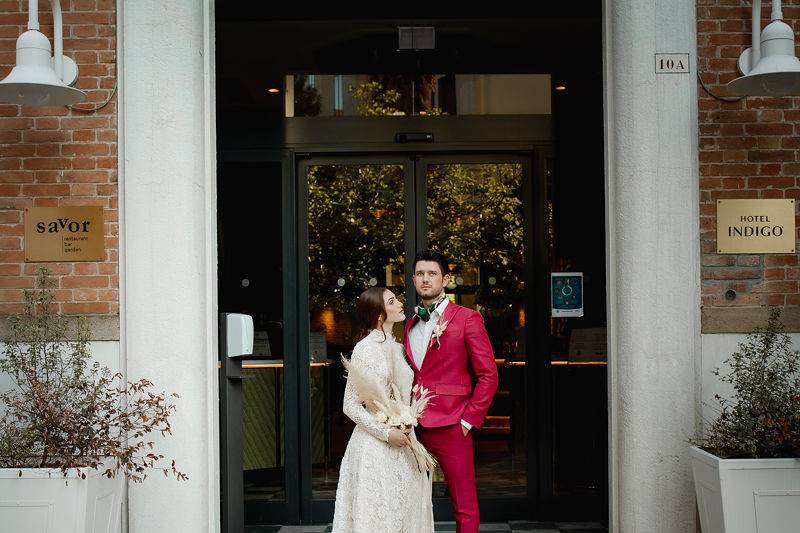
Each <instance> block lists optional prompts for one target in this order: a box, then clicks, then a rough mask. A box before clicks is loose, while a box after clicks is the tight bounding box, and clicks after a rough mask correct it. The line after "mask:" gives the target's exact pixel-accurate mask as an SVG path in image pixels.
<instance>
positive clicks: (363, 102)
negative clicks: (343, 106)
mask: <svg viewBox="0 0 800 533" xmlns="http://www.w3.org/2000/svg"><path fill="white" fill-rule="evenodd" d="M347 91H348V92H349V93H350V94H351V95H352V96H353V98H355V99H356V100H358V114H359V115H362V116H365V117H375V116H388V115H403V114H404V113H403V112H402V111H400V109H398V108H397V102H399V101H400V96H401V95H400V93H399V92H397V91H395V90H394V89H384V87H383V85H382V84H381V83H380V82H377V81H370V82H367V83H362V84H360V85H356V86H354V87H353V86H351V87H348V88H347Z"/></svg>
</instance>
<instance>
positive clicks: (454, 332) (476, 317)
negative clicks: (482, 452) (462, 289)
mask: <svg viewBox="0 0 800 533" xmlns="http://www.w3.org/2000/svg"><path fill="white" fill-rule="evenodd" d="M418 320H420V319H419V317H417V316H416V315H414V317H413V318H412V319H410V320H407V321H406V324H405V337H404V345H405V352H406V357H407V358H408V361H409V364H410V365H411V368H413V369H414V382H415V383H416V384H418V385H420V386H422V387H425V388H427V389H429V390H430V391H431V393H432V394H433V395H434V397H433V398H432V399H431V401H430V402H429V404H428V407H427V408H426V410H425V413H424V414H423V416H422V418H421V420H420V425H421V426H422V428H423V429H422V431H421V432H420V441H421V442H422V444H424V445H425V447H426V448H427V449H428V450H429V451H430V452H431V453H432V454H433V455H434V456H435V457H436V458H437V460H438V461H439V463H440V464H441V466H442V470H443V471H444V475H445V478H447V487H448V489H449V490H450V496H451V499H452V503H453V515H454V516H455V519H456V523H457V529H456V531H457V533H477V531H478V526H479V525H480V513H479V510H478V496H477V493H476V490H475V463H474V459H473V453H472V433H473V432H472V431H470V432H469V433H468V434H467V436H466V437H465V436H464V433H463V431H462V426H461V420H462V419H463V420H465V421H467V422H469V423H470V424H471V425H472V426H473V428H480V427H481V424H482V423H483V419H484V417H485V416H486V412H487V411H488V410H489V405H490V404H491V403H492V399H493V398H494V393H495V390H497V366H496V364H495V361H494V352H493V350H492V345H491V343H490V342H489V336H488V335H487V334H486V328H485V327H484V325H483V317H482V316H481V315H480V313H478V312H476V311H473V310H472V309H468V308H466V307H462V306H460V305H456V304H454V303H452V302H450V303H448V304H447V306H446V307H445V309H444V316H443V317H442V319H441V322H442V323H444V322H445V321H447V327H446V329H445V331H444V333H442V335H441V337H440V338H439V343H438V344H437V342H436V340H435V339H434V337H433V336H432V337H431V339H432V341H433V342H431V343H429V345H428V349H427V352H426V354H425V358H424V359H423V361H422V368H417V366H416V364H415V363H414V357H413V355H412V353H411V346H410V343H409V340H408V332H409V331H410V330H411V328H412V327H413V326H414V325H415V324H416V323H417V321H418ZM473 382H474V387H473Z"/></svg>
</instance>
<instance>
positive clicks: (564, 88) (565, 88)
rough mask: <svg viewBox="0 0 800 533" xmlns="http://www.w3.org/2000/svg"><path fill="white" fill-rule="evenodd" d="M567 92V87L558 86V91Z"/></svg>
mask: <svg viewBox="0 0 800 533" xmlns="http://www.w3.org/2000/svg"><path fill="white" fill-rule="evenodd" d="M566 90H567V86H566V85H556V91H566Z"/></svg>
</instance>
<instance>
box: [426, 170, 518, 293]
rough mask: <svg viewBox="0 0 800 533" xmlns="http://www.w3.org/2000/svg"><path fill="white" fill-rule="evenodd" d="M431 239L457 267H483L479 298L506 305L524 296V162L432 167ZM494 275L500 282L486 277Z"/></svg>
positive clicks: (429, 224)
mask: <svg viewBox="0 0 800 533" xmlns="http://www.w3.org/2000/svg"><path fill="white" fill-rule="evenodd" d="M427 209H428V213H427V216H428V242H429V245H430V246H431V247H433V248H437V249H439V250H443V251H445V253H447V255H448V256H449V257H450V258H451V260H452V261H453V262H454V263H455V265H456V272H458V271H461V270H462V269H464V268H465V267H467V266H469V265H474V266H477V267H480V268H481V271H482V277H483V278H484V279H483V280H482V283H481V286H480V289H479V291H478V296H477V302H478V303H479V304H481V305H483V306H484V307H488V308H494V309H499V308H501V307H502V308H504V309H505V308H507V307H509V304H511V305H512V306H514V305H515V304H517V303H520V302H521V300H522V297H523V280H524V269H523V267H524V265H523V253H522V252H523V238H524V235H523V233H524V227H523V221H522V167H521V166H520V165H518V164H508V163H503V164H491V163H487V164H479V165H461V164H446V165H432V166H429V167H428V207H427ZM490 275H492V276H494V277H495V278H496V279H497V280H498V283H497V284H496V285H494V286H491V285H488V284H487V283H486V281H485V280H486V278H488V277H489V276H490Z"/></svg>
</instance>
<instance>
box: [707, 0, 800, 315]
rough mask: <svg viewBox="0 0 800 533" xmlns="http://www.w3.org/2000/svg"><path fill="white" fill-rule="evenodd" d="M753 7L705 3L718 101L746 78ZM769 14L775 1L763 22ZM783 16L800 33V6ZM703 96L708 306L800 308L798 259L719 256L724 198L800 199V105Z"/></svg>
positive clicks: (733, 0)
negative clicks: (743, 66) (741, 63)
mask: <svg viewBox="0 0 800 533" xmlns="http://www.w3.org/2000/svg"><path fill="white" fill-rule="evenodd" d="M751 6H752V4H750V3H749V2H742V1H740V0H698V3H697V47H698V48H697V67H698V72H699V74H700V76H701V77H702V79H703V81H704V83H705V85H706V86H707V87H708V88H709V90H710V91H711V92H713V93H715V94H717V95H720V96H728V95H727V93H726V91H725V87H724V86H725V84H727V83H728V82H729V81H730V80H732V79H733V78H735V77H737V76H738V75H739V74H738V72H737V70H736V62H737V59H738V57H739V54H740V53H741V52H742V50H743V49H744V48H745V47H747V46H750V41H751V38H750V20H751V12H752V7H751ZM769 11H770V3H769V2H767V3H766V5H764V6H763V12H762V21H763V22H762V23H763V24H766V23H767V22H768V21H769V18H768V17H769ZM783 15H784V20H785V21H786V22H787V23H788V24H790V25H792V26H793V27H794V29H795V32H797V31H798V28H800V2H798V1H797V0H795V1H788V2H784V3H783ZM698 96H699V101H698V105H699V116H698V127H699V136H700V139H699V142H700V153H699V155H700V242H701V246H702V304H703V307H704V308H714V307H732V306H733V307H742V306H762V305H777V306H797V305H800V293H798V279H800V267H799V266H798V260H797V255H796V254H790V255H717V254H716V253H715V251H716V244H715V242H716V206H715V201H716V200H717V199H718V198H795V199H798V198H800V183H799V182H798V177H800V159H798V149H799V148H800V106H799V105H798V104H799V103H800V99H798V98H791V97H787V98H754V97H748V98H745V99H742V100H738V101H736V102H720V101H718V100H716V99H714V98H712V97H711V96H709V95H708V94H707V93H706V92H705V91H704V90H703V88H702V87H701V86H699V85H698ZM729 289H733V290H734V291H736V293H737V296H736V298H735V299H733V300H729V299H726V298H725V293H726V292H727V291H728V290H729ZM739 316H741V315H739Z"/></svg>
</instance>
